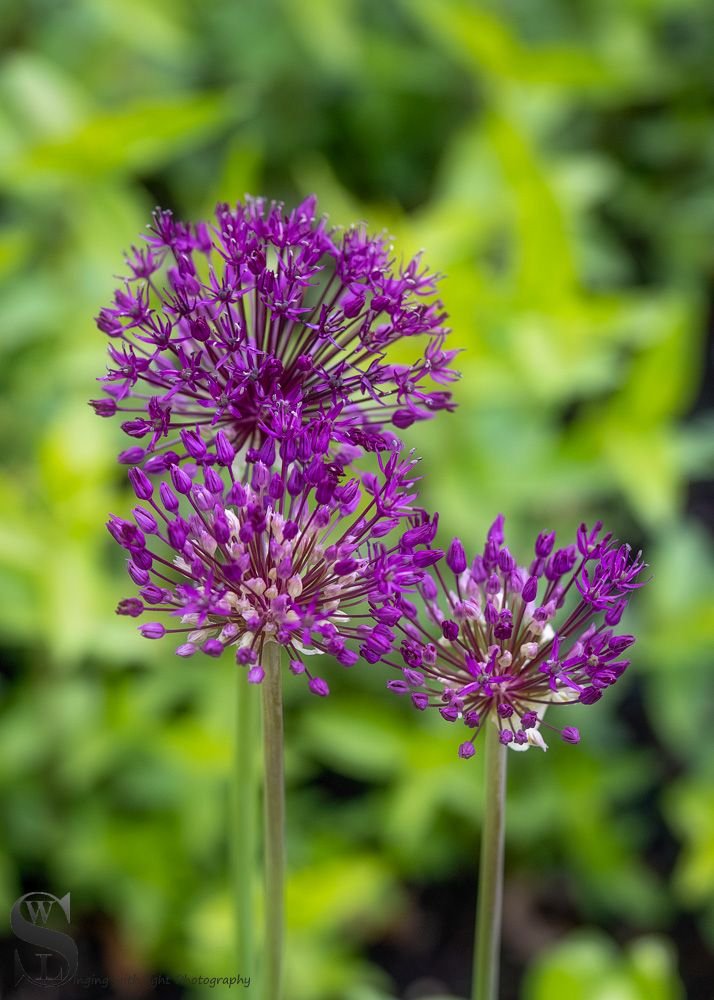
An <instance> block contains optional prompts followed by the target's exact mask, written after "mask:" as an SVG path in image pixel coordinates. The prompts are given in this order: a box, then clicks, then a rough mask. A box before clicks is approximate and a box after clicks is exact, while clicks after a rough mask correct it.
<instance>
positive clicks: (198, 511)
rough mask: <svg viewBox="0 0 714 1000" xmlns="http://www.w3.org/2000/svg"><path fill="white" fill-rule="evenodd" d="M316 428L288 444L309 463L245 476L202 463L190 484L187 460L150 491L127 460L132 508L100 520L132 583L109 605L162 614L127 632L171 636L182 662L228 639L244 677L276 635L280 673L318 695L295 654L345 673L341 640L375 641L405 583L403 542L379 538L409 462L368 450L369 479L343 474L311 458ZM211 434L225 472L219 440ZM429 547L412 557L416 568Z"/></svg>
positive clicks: (407, 499) (321, 688)
mask: <svg viewBox="0 0 714 1000" xmlns="http://www.w3.org/2000/svg"><path fill="white" fill-rule="evenodd" d="M317 423H318V426H314V424H315V422H313V423H310V424H308V425H307V426H306V427H305V428H304V429H303V431H302V432H301V433H300V435H299V438H298V442H297V444H298V451H299V452H300V453H303V454H308V455H309V456H310V457H309V459H307V460H305V461H300V460H299V459H298V458H295V459H294V460H292V461H282V462H281V463H280V471H279V472H278V471H273V472H271V471H270V468H269V466H268V465H267V464H266V463H265V462H263V461H261V460H258V461H256V462H255V463H253V465H252V472H251V476H250V482H248V483H245V484H244V483H241V482H240V481H239V480H237V479H235V478H232V477H231V480H230V486H226V484H224V482H223V479H222V477H221V476H220V475H219V474H217V472H216V471H215V470H214V469H213V468H212V467H211V466H204V468H203V473H202V476H201V477H200V481H198V469H197V467H192V468H191V467H179V466H176V465H173V466H171V469H170V482H171V485H169V482H168V481H164V482H161V484H160V486H159V489H158V491H157V490H156V489H155V487H154V484H153V483H152V482H151V480H150V479H149V477H148V476H147V475H146V474H145V473H144V472H143V471H142V470H141V469H140V468H134V469H132V470H131V472H130V474H129V475H130V479H131V483H132V486H133V488H134V492H135V494H136V496H137V498H138V499H139V500H141V501H143V503H144V504H145V505H146V506H143V505H139V506H137V507H135V508H134V510H133V520H132V521H128V520H124V519H122V518H118V517H112V518H111V519H110V521H109V524H108V528H109V531H110V533H111V535H112V537H113V538H114V539H115V540H116V541H117V542H118V543H119V544H120V545H121V546H122V548H124V549H125V550H126V551H127V553H128V556H129V559H128V570H129V575H130V577H131V579H132V580H133V581H134V583H135V584H136V585H137V586H138V587H139V588H140V589H139V596H138V597H132V598H128V599H127V600H124V601H122V602H121V603H120V605H119V608H118V611H119V613H120V614H125V615H130V616H131V617H138V616H139V615H141V614H143V613H144V612H145V611H151V612H152V614H157V615H158V616H159V617H164V616H165V615H168V616H170V617H169V622H168V624H169V627H167V625H166V624H164V623H162V622H161V621H152V622H150V623H148V624H146V625H142V626H141V627H140V632H141V634H142V635H144V636H145V637H146V638H149V639H159V638H162V637H163V636H164V635H166V634H171V635H178V636H181V643H180V645H179V646H178V649H177V650H176V652H177V653H178V655H179V656H184V657H185V656H192V655H193V654H194V653H195V652H196V651H197V650H201V652H203V653H205V654H207V655H209V656H220V655H221V654H222V653H223V651H224V650H225V649H226V648H227V647H229V646H230V647H233V648H234V649H235V658H236V662H237V663H238V664H239V665H242V666H244V667H246V668H247V676H248V680H249V681H250V682H252V683H259V682H260V681H261V680H262V679H263V676H264V671H263V667H262V666H261V662H262V659H263V655H262V654H263V645H264V643H265V642H268V641H273V642H277V643H279V644H280V645H281V646H283V647H284V648H285V649H286V650H287V652H288V655H289V661H290V669H291V670H292V672H293V673H295V674H302V673H305V674H306V675H307V677H308V681H309V687H310V690H311V691H312V692H313V693H314V694H318V695H326V694H328V686H327V683H326V682H325V681H324V680H323V679H322V678H319V677H315V676H313V675H312V673H311V672H310V670H309V669H307V668H306V666H305V663H304V656H305V655H309V654H314V653H327V654H330V655H331V656H333V657H334V658H335V659H336V660H337V661H338V662H339V663H341V664H342V665H343V666H346V667H349V666H352V664H354V663H356V662H357V660H358V658H359V656H358V653H357V651H356V650H355V648H354V647H355V646H357V648H359V646H360V645H362V646H363V647H364V648H367V649H371V648H372V646H373V645H374V643H375V642H378V641H379V636H380V629H381V622H382V619H386V620H391V618H392V616H393V613H394V612H393V602H394V599H395V597H399V596H401V595H402V594H404V593H406V592H409V591H413V590H414V589H415V587H416V584H417V583H418V582H419V579H420V577H421V574H420V573H419V572H415V571H414V568H413V565H412V562H413V558H412V554H411V551H412V550H406V549H405V546H404V544H402V545H401V546H399V545H392V546H389V545H387V544H386V543H385V542H383V541H382V539H384V538H385V536H387V535H389V534H390V533H391V532H392V531H393V530H394V528H396V527H397V526H398V524H399V521H400V519H402V518H407V517H413V516H414V514H415V511H414V508H413V507H412V503H413V500H414V498H415V494H414V492H413V484H414V479H413V467H414V462H413V461H412V460H409V459H408V460H402V459H400V457H399V454H398V453H397V452H393V453H391V454H390V456H389V457H388V458H387V459H386V460H385V459H384V458H383V457H382V456H381V455H380V456H379V460H378V461H379V473H378V474H372V473H363V474H362V476H361V478H358V477H356V476H353V477H350V478H346V477H345V472H344V469H343V468H342V467H341V466H340V465H339V464H337V463H335V461H334V460H331V459H329V458H328V456H327V455H326V454H324V453H321V452H323V450H324V449H326V448H327V446H328V441H327V438H326V436H325V433H324V427H323V426H322V422H317ZM220 433H221V432H219V434H220ZM219 441H220V444H221V450H222V453H223V455H224V461H226V467H227V468H228V469H229V470H230V469H231V466H232V462H228V461H227V460H228V457H229V454H230V445H229V444H228V442H227V440H226V439H225V438H219ZM263 450H264V452H265V451H267V449H265V448H264V449H263ZM189 470H190V471H189ZM191 472H193V476H192V475H191ZM442 555H443V553H441V552H432V551H429V552H425V553H424V554H423V555H422V557H421V560H419V559H417V562H421V563H422V564H424V565H428V564H429V563H431V562H432V561H435V560H437V559H439V558H441V556H442ZM365 605H366V607H365ZM363 608H364V610H362V609H363ZM367 609H368V610H367ZM171 617H172V618H174V619H175V625H174V626H173V627H171V622H170V619H171Z"/></svg>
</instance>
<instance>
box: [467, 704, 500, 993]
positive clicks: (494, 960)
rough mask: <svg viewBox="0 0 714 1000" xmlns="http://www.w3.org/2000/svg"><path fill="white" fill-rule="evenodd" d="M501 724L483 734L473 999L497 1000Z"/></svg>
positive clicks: (487, 729) (489, 724)
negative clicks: (482, 791)
mask: <svg viewBox="0 0 714 1000" xmlns="http://www.w3.org/2000/svg"><path fill="white" fill-rule="evenodd" d="M498 733H499V730H498V727H497V726H494V725H493V724H492V723H491V721H490V720H489V722H488V723H487V725H486V732H485V733H484V737H485V741H486V747H485V758H486V759H485V789H484V817H483V832H482V834H481V861H480V868H479V878H478V910H477V914H476V942H475V947H474V975H473V992H472V998H473V1000H497V997H498V973H499V959H500V951H501V910H502V903H503V842H504V833H505V829H506V756H507V753H508V751H507V748H506V747H505V746H503V744H502V743H500V742H499V739H498Z"/></svg>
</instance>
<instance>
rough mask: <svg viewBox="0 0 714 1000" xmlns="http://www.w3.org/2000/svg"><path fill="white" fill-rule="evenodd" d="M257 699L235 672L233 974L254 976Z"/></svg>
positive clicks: (244, 680)
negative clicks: (234, 969) (234, 970)
mask: <svg viewBox="0 0 714 1000" xmlns="http://www.w3.org/2000/svg"><path fill="white" fill-rule="evenodd" d="M259 713H260V699H259V695H258V692H257V690H256V689H255V686H254V685H253V684H248V683H247V682H246V679H245V674H244V672H243V671H242V670H236V714H235V722H236V732H235V743H234V747H235V754H234V771H233V899H234V907H235V949H236V958H235V961H236V974H237V975H239V976H246V975H248V976H254V975H255V967H256V965H255V952H254V940H253V889H254V886H255V870H256V854H257V852H256V827H257V818H258V817H257V813H258V768H257V763H258V759H257V753H256V745H257V741H258V728H259V727H258V718H259Z"/></svg>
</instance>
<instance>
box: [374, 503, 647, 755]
mask: <svg viewBox="0 0 714 1000" xmlns="http://www.w3.org/2000/svg"><path fill="white" fill-rule="evenodd" d="M601 532H602V524H600V523H599V522H598V523H597V524H596V525H595V527H594V528H593V530H592V531H591V532H590V533H588V532H587V530H586V528H585V526H584V525H581V527H580V529H579V531H578V539H577V545H570V546H567V547H566V548H562V549H556V550H555V551H553V545H554V539H555V536H554V534H545V533H543V534H541V535H539V536H538V539H537V540H536V543H535V558H534V559H533V561H532V562H531V564H530V566H529V567H528V568H525V567H519V566H518V565H517V564H516V561H515V559H514V558H513V556H512V555H511V553H510V551H509V550H508V548H507V547H505V545H504V541H505V540H504V536H503V518H502V516H499V518H498V519H497V520H496V522H495V523H494V525H493V526H492V528H491V530H490V531H489V533H488V539H487V541H486V545H485V548H484V551H483V554H482V555H478V556H476V558H475V559H474V560H473V562H472V563H471V565H470V566H469V565H467V564H466V561H465V557H463V558H462V552H463V549H462V547H461V543H460V542H459V541H458V540H457V539H455V540H454V541H453V542H452V543H451V545H450V546H449V548H448V551H447V555H446V558H445V559H444V560H443V563H440V564H435V565H434V567H433V569H432V571H431V573H429V574H426V575H425V576H424V577H423V579H422V580H421V582H420V583H419V584H418V586H417V590H418V592H419V594H420V596H421V598H422V601H423V605H424V610H423V611H422V612H420V611H419V610H418V609H417V607H416V606H415V605H414V604H413V603H412V602H411V601H409V600H408V599H407V598H406V597H402V598H401V600H400V602H399V603H400V606H401V608H402V611H403V617H402V619H401V620H400V621H399V622H398V623H395V631H396V632H397V633H399V634H401V637H402V638H401V647H400V653H401V659H402V661H403V662H402V663H401V664H400V663H398V662H397V661H395V660H394V659H393V658H390V656H389V654H388V653H387V654H383V655H382V657H381V659H382V660H384V662H386V663H387V664H389V665H390V666H392V667H395V668H397V669H399V670H400V671H401V674H402V677H403V681H397V682H395V681H390V682H388V685H387V686H388V687H389V688H390V689H391V690H392V691H394V692H396V693H398V694H404V693H407V692H408V693H410V695H411V698H412V701H413V703H414V705H415V707H416V708H417V709H419V710H420V711H423V710H424V709H425V708H427V707H428V706H434V707H436V708H438V709H439V711H440V713H441V715H442V716H443V717H444V718H445V719H446V720H447V721H452V722H453V721H456V720H457V719H459V718H460V719H462V720H463V722H464V723H465V725H466V726H467V727H468V728H469V729H471V730H472V731H473V732H472V734H471V736H470V737H469V738H468V739H467V740H466V741H464V742H463V743H462V744H461V746H460V747H459V756H461V757H464V758H467V757H470V756H472V755H473V752H474V739H475V736H476V735H477V734H478V732H479V731H480V728H481V727H482V725H483V723H484V721H485V720H486V719H490V720H491V721H492V723H493V724H495V725H496V726H498V728H499V739H500V741H501V743H503V744H506V745H508V746H510V747H511V748H512V749H514V750H526V749H528V747H529V746H538V747H541V749H543V750H546V749H547V745H546V743H545V740H544V739H543V736H542V734H541V732H540V727H541V726H544V727H547V728H548V729H553V728H554V727H553V726H550V725H548V724H547V723H545V722H544V720H543V715H544V713H545V710H546V708H547V707H548V706H549V705H552V704H575V703H576V702H579V703H581V704H583V705H592V704H593V703H594V702H596V701H598V700H599V699H600V697H601V696H602V692H603V691H604V690H605V688H608V687H610V686H611V685H612V684H614V683H615V681H616V680H617V679H618V677H620V676H621V675H622V673H623V672H624V670H625V669H626V668H627V666H628V665H629V660H627V659H623V653H624V652H625V650H627V649H628V648H629V647H630V646H631V645H632V644H633V642H634V641H635V638H634V636H632V635H616V634H615V632H614V627H615V626H616V625H617V624H618V622H619V620H620V618H621V616H622V612H623V610H624V608H625V605H626V603H627V599H628V597H629V595H630V592H631V591H632V590H635V589H636V588H638V587H641V586H643V584H644V582H646V581H641V580H640V579H639V577H640V574H641V572H642V570H643V569H644V568H645V565H646V564H645V563H644V562H643V561H642V555H641V553H636V554H635V553H633V551H632V549H631V548H630V546H629V545H620V544H618V543H617V542H614V541H612V539H611V535H609V534H606V535H601ZM429 541H430V539H427V544H429ZM422 558H423V555H422ZM449 575H450V577H451V580H452V582H451V583H448V582H447V580H448V578H449ZM556 731H557V730H556ZM560 735H561V737H562V739H563V740H564V741H565V742H566V743H578V742H579V741H580V733H579V731H578V730H577V729H576V728H575V727H574V726H566V727H565V728H564V729H562V730H561V731H560Z"/></svg>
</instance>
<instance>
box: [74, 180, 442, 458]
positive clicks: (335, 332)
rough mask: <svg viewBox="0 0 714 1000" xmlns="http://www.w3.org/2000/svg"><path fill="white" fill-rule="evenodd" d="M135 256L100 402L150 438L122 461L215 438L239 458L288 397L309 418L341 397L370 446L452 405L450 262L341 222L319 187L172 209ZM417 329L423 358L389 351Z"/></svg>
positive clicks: (347, 416)
mask: <svg viewBox="0 0 714 1000" xmlns="http://www.w3.org/2000/svg"><path fill="white" fill-rule="evenodd" d="M127 263H128V267H129V273H128V275H127V277H126V279H125V281H124V284H123V286H122V287H121V288H120V289H119V290H118V291H117V292H116V293H115V296H114V301H113V303H112V304H111V305H110V306H107V307H106V308H104V309H102V310H101V312H100V314H99V317H98V319H97V325H98V327H99V329H100V330H102V331H103V332H104V333H105V334H106V335H107V336H108V337H109V338H110V344H109V356H110V366H109V370H108V372H107V374H106V376H104V378H103V379H102V380H101V381H102V382H103V387H104V392H105V393H106V397H107V398H104V399H101V400H94V401H93V402H92V405H93V406H94V409H95V410H96V412H97V413H98V414H99V415H100V416H113V415H114V413H115V412H119V413H121V414H122V415H124V417H125V420H124V423H123V424H122V427H123V429H124V431H125V433H126V434H127V435H128V436H129V437H131V438H133V439H134V440H135V441H141V442H142V443H141V446H139V445H134V446H133V447H131V448H130V449H128V450H127V451H126V452H124V453H122V460H123V461H126V462H128V463H132V464H136V463H138V462H141V461H142V460H146V468H147V469H148V470H149V471H161V470H164V469H166V468H168V467H169V465H171V464H173V463H175V462H176V461H178V460H181V459H190V460H193V461H199V462H202V461H203V460H204V459H205V457H206V450H207V449H210V451H211V452H213V451H214V450H216V451H218V460H219V461H220V462H221V463H222V464H224V465H228V464H229V463H230V461H231V460H232V454H234V453H235V452H239V451H242V450H243V449H245V448H253V449H258V448H260V446H261V445H262V444H263V442H264V440H265V436H266V427H269V426H270V425H271V423H272V421H273V419H274V416H275V411H276V408H278V407H279V406H280V404H288V408H289V409H293V408H295V407H296V406H298V407H299V408H300V410H301V412H302V414H303V416H304V418H305V419H306V420H309V419H311V418H312V417H314V416H315V415H317V414H320V413H325V412H327V411H330V410H334V409H335V408H336V410H337V411H338V413H339V417H338V419H336V421H335V422H334V426H333V432H334V434H335V437H336V439H337V440H338V441H340V442H347V443H349V444H352V445H357V446H361V447H366V448H368V449H370V450H374V449H383V448H387V447H390V446H391V443H392V442H393V440H394V435H393V434H391V433H388V432H385V431H384V430H383V428H385V427H387V426H388V425H390V424H391V425H393V426H394V427H396V428H404V427H408V426H409V425H410V424H412V423H414V422H415V421H418V420H425V419H428V418H430V417H432V416H433V415H434V414H435V413H436V412H438V411H439V410H451V409H453V406H454V404H453V403H452V401H451V397H450V393H449V392H448V391H445V390H444V389H441V388H436V389H435V388H434V387H433V384H434V383H435V384H436V385H437V386H444V385H447V384H449V383H450V382H452V381H454V379H455V378H456V377H457V375H456V373H455V372H454V371H453V370H452V369H451V368H450V367H449V366H450V363H451V361H452V360H453V358H454V356H455V354H456V353H457V352H456V351H453V350H451V351H447V350H445V349H444V341H445V338H446V335H447V332H448V331H447V329H446V327H445V326H444V323H445V320H446V314H445V313H444V311H443V307H442V304H441V302H440V300H439V299H438V298H436V297H435V291H436V281H437V277H436V276H435V275H433V274H431V273H429V272H428V271H427V270H426V269H424V268H423V267H422V266H421V262H420V259H419V257H416V258H414V259H413V260H411V261H410V262H409V263H407V264H406V265H401V266H397V265H396V263H395V260H394V258H393V257H392V255H391V250H390V247H389V242H388V240H387V238H386V237H385V236H383V235H380V236H376V237H369V236H367V234H366V231H365V230H364V228H363V227H361V226H357V227H354V228H352V229H349V230H347V231H346V232H343V233H338V231H337V230H334V229H330V228H329V227H328V226H327V223H326V220H325V219H324V218H321V217H318V216H317V215H316V199H315V198H314V197H310V198H308V199H307V200H306V201H304V202H303V203H302V204H301V205H299V206H298V207H297V208H296V209H294V210H293V211H292V212H289V213H286V212H285V210H284V208H283V206H282V205H279V204H276V203H270V204H268V203H267V202H266V201H265V200H263V199H247V200H246V202H245V204H240V203H239V204H238V205H236V207H235V209H231V208H230V207H229V206H228V205H218V207H217V209H216V216H215V221H214V222H213V223H212V224H210V225H209V224H207V223H203V222H201V223H198V224H196V225H188V224H185V223H182V222H178V221H176V220H175V219H174V218H173V216H172V215H171V213H170V212H160V211H157V212H156V213H155V214H154V221H153V225H152V226H151V227H150V234H149V236H148V237H147V246H146V248H144V249H141V250H136V249H134V250H132V253H131V254H130V255H129V256H128V258H127ZM404 338H414V340H415V344H416V343H419V345H420V347H419V350H418V352H417V353H416V356H415V359H414V360H413V361H412V363H411V364H396V363H392V362H388V361H387V360H386V354H387V352H388V349H389V348H390V346H391V345H393V344H395V343H396V342H397V341H400V340H402V339H404ZM219 433H220V434H222V435H223V436H222V438H219ZM285 437H286V435H285V434H283V435H282V438H283V440H284V439H285ZM209 460H212V459H209ZM268 464H270V463H268Z"/></svg>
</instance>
